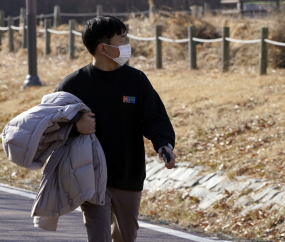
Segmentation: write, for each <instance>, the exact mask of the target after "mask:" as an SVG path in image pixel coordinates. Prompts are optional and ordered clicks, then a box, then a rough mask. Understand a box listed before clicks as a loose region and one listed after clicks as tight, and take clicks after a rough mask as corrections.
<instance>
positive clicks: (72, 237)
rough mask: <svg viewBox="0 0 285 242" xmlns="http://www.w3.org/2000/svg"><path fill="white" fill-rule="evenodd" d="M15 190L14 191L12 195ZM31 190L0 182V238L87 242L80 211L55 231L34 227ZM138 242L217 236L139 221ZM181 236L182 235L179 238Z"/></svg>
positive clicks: (191, 240)
mask: <svg viewBox="0 0 285 242" xmlns="http://www.w3.org/2000/svg"><path fill="white" fill-rule="evenodd" d="M13 193H14V194H13ZM34 196H35V195H34V193H27V192H25V191H24V190H18V189H11V188H10V187H7V186H2V185H1V184H0V224H1V226H0V241H1V242H6V241H29V242H32V241H38V242H42V241H53V242H57V241H61V242H63V241H68V242H73V241H74V242H75V241H76V242H81V241H82V242H83V241H84V242H86V241H87V236H86V230H85V227H84V224H83V220H82V214H81V212H78V211H73V212H71V213H69V214H67V215H64V216H62V217H61V218H60V219H59V223H58V229H57V231H56V232H47V231H44V230H42V229H39V228H34V227H33V221H32V218H31V217H30V211H31V207H32V203H33V199H32V197H34ZM139 224H140V229H139V231H138V238H137V240H136V241H137V242H148V241H150V242H198V241H199V242H211V241H212V242H213V241H217V240H216V239H210V238H202V237H197V235H192V234H190V233H185V232H184V231H178V230H173V229H171V228H169V227H167V226H157V225H155V224H152V223H146V222H145V221H139ZM182 237H184V238H182Z"/></svg>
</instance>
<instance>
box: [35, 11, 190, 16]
mask: <svg viewBox="0 0 285 242" xmlns="http://www.w3.org/2000/svg"><path fill="white" fill-rule="evenodd" d="M156 12H158V13H177V12H179V13H180V12H181V13H187V14H190V13H191V11H163V10H158V11H156ZM148 13H149V10H146V11H140V12H129V13H111V12H103V13H102V14H103V15H112V16H129V15H132V14H133V15H135V16H136V15H142V14H148ZM49 15H50V16H49ZM38 16H40V15H38ZM46 16H47V17H52V16H53V13H52V14H46ZM60 16H62V17H88V16H97V13H60ZM44 17H45V15H44Z"/></svg>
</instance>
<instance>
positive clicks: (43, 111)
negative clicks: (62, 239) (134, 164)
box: [2, 92, 107, 231]
mask: <svg viewBox="0 0 285 242" xmlns="http://www.w3.org/2000/svg"><path fill="white" fill-rule="evenodd" d="M89 111H90V109H89V108H88V107H87V106H86V105H85V104H83V103H82V101H81V100H80V99H78V98H77V97H75V96H74V95H72V94H70V93H67V92H56V93H52V94H48V95H45V96H44V97H43V99H42V102H41V104H40V105H37V106H35V107H33V108H31V109H29V110H28V111H26V112H24V113H22V114H20V115H18V116H17V117H15V118H14V119H12V120H11V121H10V122H9V123H8V124H7V125H6V126H5V128H4V130H3V133H2V142H3V147H4V151H5V153H6V155H7V156H8V158H9V159H10V160H11V161H12V162H14V163H16V164H17V165H19V166H22V167H26V168H28V169H41V168H42V167H43V166H44V164H45V162H46V161H47V160H48V162H47V164H46V166H45V168H44V171H43V176H42V180H41V184H40V188H39V192H38V194H37V196H36V199H35V201H34V204H33V207H32V214H31V215H32V216H33V217H34V225H35V227H41V228H43V229H45V230H50V231H55V230H56V228H57V222H58V218H59V216H61V215H64V214H66V213H68V212H71V211H73V210H74V209H76V208H77V207H78V206H80V205H81V204H82V203H83V202H85V201H88V202H91V203H93V204H98V205H104V204H105V191H106V184H107V167H106V159H105V155H104V152H103V149H102V147H101V145H100V142H99V140H98V139H97V137H96V136H95V134H92V135H80V136H78V137H72V138H68V135H69V133H70V130H71V128H72V125H66V126H64V127H62V128H60V126H59V125H58V124H57V123H58V122H68V121H70V120H71V119H72V118H73V117H74V116H75V115H76V114H77V113H78V112H89Z"/></svg>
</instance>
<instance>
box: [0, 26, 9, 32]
mask: <svg viewBox="0 0 285 242" xmlns="http://www.w3.org/2000/svg"><path fill="white" fill-rule="evenodd" d="M8 29H9V27H0V30H1V31H7V30H8Z"/></svg>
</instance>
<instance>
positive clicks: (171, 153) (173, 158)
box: [158, 146, 176, 169]
mask: <svg viewBox="0 0 285 242" xmlns="http://www.w3.org/2000/svg"><path fill="white" fill-rule="evenodd" d="M163 147H164V148H165V150H166V152H167V153H168V154H169V155H170V158H171V159H170V162H169V163H167V164H165V167H166V168H167V169H172V168H173V167H174V165H175V157H176V155H175V154H174V153H173V151H172V150H171V149H170V148H169V147H168V146H162V147H161V148H160V149H159V150H158V154H159V158H162V148H163Z"/></svg>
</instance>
